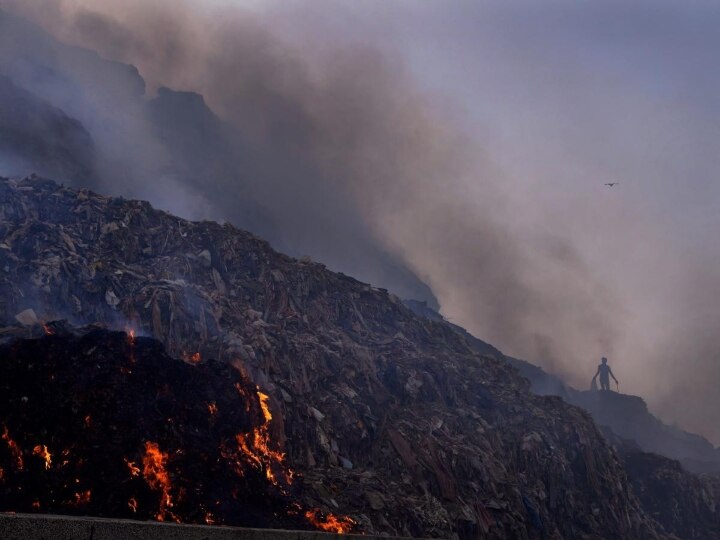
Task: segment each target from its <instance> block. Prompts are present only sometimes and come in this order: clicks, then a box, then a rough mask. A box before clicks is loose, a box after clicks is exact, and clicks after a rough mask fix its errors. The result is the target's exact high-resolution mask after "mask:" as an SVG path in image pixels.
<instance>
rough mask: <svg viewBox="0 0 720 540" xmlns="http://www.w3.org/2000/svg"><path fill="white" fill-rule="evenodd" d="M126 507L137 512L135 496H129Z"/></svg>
mask: <svg viewBox="0 0 720 540" xmlns="http://www.w3.org/2000/svg"><path fill="white" fill-rule="evenodd" d="M128 508H130V510H132V511H133V512H137V509H138V503H137V501H136V500H135V497H130V500H129V501H128Z"/></svg>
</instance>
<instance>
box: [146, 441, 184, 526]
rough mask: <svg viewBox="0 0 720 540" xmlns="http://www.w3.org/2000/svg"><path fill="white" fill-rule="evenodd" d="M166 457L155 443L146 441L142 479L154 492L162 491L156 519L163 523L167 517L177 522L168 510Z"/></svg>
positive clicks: (169, 503) (168, 490) (168, 477)
mask: <svg viewBox="0 0 720 540" xmlns="http://www.w3.org/2000/svg"><path fill="white" fill-rule="evenodd" d="M167 459H168V455H167V453H165V452H162V451H161V450H160V447H159V446H158V445H157V443H154V442H152V441H147V442H146V443H145V455H144V456H143V477H144V478H145V481H146V482H147V484H148V485H149V486H150V487H151V488H152V489H155V490H158V491H162V497H161V499H160V511H159V512H158V514H157V516H155V517H156V519H157V520H158V521H165V520H166V519H167V518H168V517H170V518H172V519H173V520H174V521H178V519H177V517H175V516H174V515H173V513H172V512H171V511H170V509H171V508H172V507H173V501H172V497H171V496H170V487H171V484H170V476H169V475H168V472H167V470H166V469H165V465H166V463H167Z"/></svg>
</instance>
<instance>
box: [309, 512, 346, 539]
mask: <svg viewBox="0 0 720 540" xmlns="http://www.w3.org/2000/svg"><path fill="white" fill-rule="evenodd" d="M305 518H306V519H307V520H308V521H309V522H310V523H311V524H312V525H313V526H315V527H316V528H317V529H319V530H321V531H326V532H334V533H337V534H347V533H349V532H350V531H352V529H353V527H354V526H355V525H356V523H355V521H354V520H353V519H351V518H349V517H347V516H334V515H332V514H323V513H322V512H321V511H320V510H317V509H316V510H308V511H307V512H305Z"/></svg>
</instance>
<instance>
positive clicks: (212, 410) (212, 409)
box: [207, 401, 218, 416]
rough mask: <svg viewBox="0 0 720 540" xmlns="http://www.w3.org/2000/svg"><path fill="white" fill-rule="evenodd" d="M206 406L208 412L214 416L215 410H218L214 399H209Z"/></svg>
mask: <svg viewBox="0 0 720 540" xmlns="http://www.w3.org/2000/svg"><path fill="white" fill-rule="evenodd" d="M207 407H208V412H209V413H210V414H211V415H212V416H215V415H216V414H217V412H218V407H217V404H216V403H215V402H214V401H211V402H210V403H208V406H207Z"/></svg>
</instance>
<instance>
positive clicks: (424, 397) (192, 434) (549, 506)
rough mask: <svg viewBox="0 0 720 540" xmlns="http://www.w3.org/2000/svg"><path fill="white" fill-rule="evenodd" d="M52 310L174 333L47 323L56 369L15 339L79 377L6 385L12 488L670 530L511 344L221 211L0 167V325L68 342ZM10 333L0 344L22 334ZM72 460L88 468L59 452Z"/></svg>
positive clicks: (213, 517) (30, 499)
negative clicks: (413, 305)
mask: <svg viewBox="0 0 720 540" xmlns="http://www.w3.org/2000/svg"><path fill="white" fill-rule="evenodd" d="M57 319H69V320H70V321H71V322H72V323H73V324H75V325H82V324H88V323H97V324H102V325H105V326H106V327H109V328H123V327H125V326H129V327H132V328H135V329H136V330H137V331H138V334H141V335H146V336H152V337H153V338H155V339H157V340H158V341H159V342H161V343H162V347H164V350H165V351H166V352H167V355H168V356H164V355H163V353H162V350H161V349H160V345H158V344H157V343H156V342H147V340H143V339H142V338H137V339H136V346H135V348H134V349H133V348H132V347H131V346H130V342H131V341H132V340H130V341H128V338H127V337H124V334H119V335H120V336H121V337H122V339H120V342H121V343H122V347H123V351H124V352H123V353H122V354H115V353H113V354H108V357H109V361H108V362H107V364H106V367H107V369H105V368H103V369H102V370H101V369H99V368H98V367H96V366H98V365H101V366H102V365H103V364H102V363H101V362H99V361H95V362H92V361H90V360H88V361H87V365H85V364H83V366H84V367H83V369H76V368H73V371H72V377H71V376H70V375H69V374H68V373H66V372H64V371H63V372H61V371H59V370H58V368H57V362H56V360H53V358H56V359H57V358H74V360H73V362H75V361H78V362H79V361H80V360H79V358H80V355H76V356H72V355H71V354H70V353H68V355H69V356H63V354H64V353H61V351H60V348H61V347H60V346H59V345H58V348H57V349H55V348H53V347H51V346H50V345H48V347H47V351H44V350H40V349H38V355H39V356H38V358H45V356H43V354H45V352H47V354H48V355H49V356H48V362H49V363H48V366H55V367H53V368H52V369H51V368H50V367H48V368H45V367H40V365H41V363H40V362H39V361H37V360H35V361H31V360H30V357H29V356H28V357H27V358H28V362H29V364H28V367H26V368H24V369H30V368H29V365H33V366H35V367H34V368H33V370H34V371H33V372H32V373H33V375H34V376H35V378H37V377H39V379H38V380H40V381H41V382H37V383H36V384H38V385H39V384H41V383H42V385H43V387H45V386H47V385H50V386H47V388H48V389H49V391H50V390H52V391H51V392H50V394H49V395H54V394H53V393H52V392H53V391H55V387H54V386H52V384H55V383H54V382H53V381H52V380H50V377H53V376H54V377H55V378H56V380H57V378H58V377H60V376H61V374H62V376H63V377H67V380H66V384H67V386H68V387H70V385H73V384H75V385H76V386H75V387H74V388H75V389H76V390H77V391H78V393H77V394H72V395H70V394H67V396H68V398H67V399H68V401H67V402H62V403H60V404H59V405H58V406H60V409H59V410H61V411H63V415H61V416H59V413H58V412H57V410H52V409H51V408H50V407H48V406H44V405H39V404H38V402H33V403H34V404H32V405H31V400H30V399H28V402H27V403H24V402H23V401H22V398H23V396H25V397H28V398H31V397H32V396H36V397H35V399H40V403H45V401H42V400H44V399H45V398H42V399H41V398H40V397H38V396H39V394H35V393H32V394H31V395H30V393H29V391H27V392H28V393H26V394H18V393H17V391H15V390H13V392H14V393H11V394H9V395H11V396H12V399H13V401H12V405H7V406H6V407H7V408H6V409H4V411H6V414H9V416H6V417H5V418H4V420H3V421H5V424H4V426H3V425H0V429H2V428H3V427H7V430H8V431H7V433H8V434H7V437H8V441H9V440H12V441H13V444H15V445H16V447H17V448H19V453H17V452H14V451H13V448H15V447H14V446H12V444H10V443H9V442H7V441H6V442H5V443H3V441H0V450H1V451H2V452H3V453H2V454H0V456H2V465H0V466H2V467H3V474H4V475H5V477H6V481H8V480H7V479H10V481H12V482H15V483H14V484H7V483H6V484H2V483H0V488H2V489H7V486H8V485H15V486H19V484H18V483H17V482H18V481H19V480H18V478H22V479H26V480H27V482H26V481H25V480H23V486H30V487H31V488H32V489H29V488H28V487H23V491H15V492H13V493H14V497H15V498H14V499H13V501H14V502H15V503H17V502H18V501H19V502H20V503H21V506H18V505H17V504H15V505H14V506H15V508H8V509H21V508H22V509H34V510H36V511H52V510H51V508H56V507H58V506H62V508H63V511H78V512H80V510H77V509H76V508H77V507H75V506H72V504H70V503H75V501H77V505H79V507H80V508H82V512H83V513H88V514H95V515H107V508H105V509H102V508H101V506H102V505H101V503H103V504H105V503H107V505H109V507H110V508H112V510H113V512H115V511H116V512H118V514H117V515H121V516H125V517H143V518H150V519H158V516H160V518H162V519H165V520H173V519H175V518H178V519H181V520H184V521H192V522H200V523H203V522H208V521H214V522H216V523H236V522H237V521H231V520H233V519H239V518H233V517H232V516H240V517H241V518H242V522H243V523H246V524H252V523H264V525H263V526H274V525H275V524H277V525H282V526H288V527H292V526H296V525H295V524H297V526H298V527H299V526H302V527H310V526H312V527H314V528H318V529H322V530H335V531H340V530H343V531H345V530H348V529H350V528H352V527H353V524H352V522H351V521H349V519H348V518H344V517H341V516H351V517H352V519H353V520H355V521H356V522H357V526H356V528H357V530H361V531H363V532H366V533H372V534H389V535H402V536H416V537H437V538H455V539H462V540H464V539H468V540H470V539H475V538H479V537H482V538H498V539H500V538H543V537H545V538H582V537H586V538H597V537H617V538H649V539H651V538H663V537H665V536H664V534H665V531H664V530H663V528H662V526H661V525H660V524H659V523H658V521H657V520H656V519H655V518H654V517H653V516H652V515H651V513H650V512H649V511H647V510H646V509H645V508H644V507H643V506H642V505H641V502H640V500H639V499H638V497H637V496H636V495H635V494H634V493H633V491H632V488H631V486H630V483H629V481H628V478H627V474H626V472H625V471H624V470H623V466H622V464H621V463H620V461H619V460H618V458H617V455H616V454H615V453H614V451H613V450H612V448H611V447H610V445H609V444H608V443H607V442H606V441H605V439H604V438H603V437H602V435H601V434H600V432H599V431H598V429H597V427H596V426H595V424H594V423H593V422H592V419H591V418H590V416H589V415H587V414H586V413H584V412H583V411H581V410H580V409H577V408H575V407H571V406H569V405H567V404H566V403H565V402H563V401H562V400H560V399H559V398H552V397H539V396H535V395H532V394H531V393H530V392H529V384H528V382H527V380H525V379H523V378H522V377H520V376H519V375H518V373H517V372H516V371H515V370H514V369H512V368H511V367H509V366H508V365H507V363H505V362H503V361H501V360H498V359H496V358H492V357H488V356H483V355H481V354H479V353H478V352H477V351H476V350H474V349H473V347H472V346H471V344H470V343H468V341H467V339H466V338H465V337H464V336H462V335H461V334H459V333H458V332H457V331H455V330H454V329H453V328H451V327H450V326H449V325H447V324H444V323H442V322H438V321H431V320H428V319H426V318H423V317H419V316H416V315H415V314H413V313H412V312H411V311H410V310H408V309H407V308H406V307H405V306H404V305H403V303H402V302H401V301H400V300H399V299H398V298H397V297H394V296H393V295H391V294H389V293H388V292H387V291H384V290H382V289H377V288H375V287H372V286H371V285H368V284H364V283H360V282H358V281H356V280H354V279H352V278H351V277H348V276H345V275H343V274H339V273H335V272H331V271H329V270H328V269H327V268H325V267H324V266H323V265H322V264H319V263H315V262H312V261H309V260H305V259H302V260H297V259H294V258H292V257H288V256H286V255H283V254H281V253H277V252H276V251H274V250H273V249H272V248H271V246H270V245H269V244H268V243H267V242H265V241H263V240H261V239H259V238H257V237H256V236H254V235H252V234H250V233H248V232H245V231H241V230H238V229H236V228H234V227H232V226H231V225H227V224H226V225H220V224H217V223H212V222H190V221H186V220H183V219H180V218H178V217H176V216H172V215H170V214H167V213H165V212H162V211H159V210H155V209H153V208H152V207H151V206H150V205H149V204H148V203H146V202H142V201H129V200H125V199H121V198H111V197H104V196H102V195H98V194H95V193H92V192H90V191H87V190H73V189H70V188H65V187H62V186H59V185H57V184H55V183H54V182H52V181H49V180H44V179H40V178H35V177H31V178H27V179H23V180H18V181H11V180H4V179H0V341H2V340H3V339H8V340H17V339H18V338H22V337H23V336H25V337H30V336H38V337H37V338H36V339H37V341H36V343H47V344H52V343H57V344H61V343H62V341H53V340H67V339H68V338H67V337H65V336H64V335H63V331H62V328H61V326H62V325H58V323H50V322H45V323H43V321H53V320H57ZM43 324H44V326H43ZM111 335H114V334H111ZM3 336H4V337H3ZM77 339H80V340H81V341H80V342H82V340H83V339H90V337H89V335H88V336H86V337H83V338H77ZM123 340H124V341H123ZM100 341H102V340H100ZM15 342H16V343H20V344H21V345H11V346H10V348H9V349H4V350H6V351H8V353H7V354H9V352H10V351H13V350H18V351H22V350H25V349H24V347H29V346H30V345H28V343H30V341H20V342H17V341H15ZM77 343H79V342H73V341H72V340H71V341H69V342H67V343H65V344H64V345H63V347H65V346H67V347H69V348H70V350H74V349H73V347H76V345H77ZM149 343H153V344H154V345H152V347H155V348H156V349H154V350H157V354H156V355H155V357H154V358H155V360H153V359H152V358H151V357H152V356H153V355H150V354H149V353H148V354H145V355H144V356H143V353H142V350H143V348H145V350H150V348H152V347H151V346H150V344H149ZM18 346H20V349H13V348H12V347H18ZM120 346H121V344H120V343H119V344H118V347H120ZM36 348H37V346H36ZM91 349H92V347H89V348H88V350H91ZM101 350H102V349H101V348H98V349H97V350H96V351H94V352H93V353H91V354H90V355H89V358H92V357H93V355H95V354H99V352H98V351H101ZM53 351H54V352H53ZM133 351H135V352H134V353H133ZM51 353H52V354H51ZM133 354H134V355H135V362H134V363H133V362H132V361H131V359H132V357H133V356H132V355H133ZM169 357H172V358H174V359H175V360H172V361H170V358H169ZM159 359H164V360H163V361H160V360H159ZM209 359H215V360H217V361H209ZM173 362H174V364H173ZM71 363H72V362H70V364H71ZM68 365H69V364H68ZM151 365H152V366H154V368H156V369H154V370H147V371H143V370H144V369H146V368H144V367H143V366H151ZM230 366H232V367H230ZM0 369H3V366H2V365H0ZM18 369H19V368H18ZM151 371H152V373H151ZM20 373H21V374H22V377H27V376H28V374H27V373H26V372H23V371H21V372H20ZM141 373H142V375H140V374H141ZM153 373H154V375H153ZM160 374H161V375H160ZM91 376H92V377H93V378H92V380H93V381H96V382H97V383H98V385H97V386H95V387H91V386H88V382H90V381H89V380H88V378H89V377H91ZM22 377H20V378H19V379H18V381H22V380H23V379H22ZM31 379H33V378H32V377H31ZM71 379H76V381H72V380H71ZM33 381H34V379H33ZM203 381H204V382H203ZM211 381H213V384H211ZM131 383H132V390H131V389H130V388H129V387H128V385H129V384H131ZM235 383H239V384H240V389H241V390H242V392H241V391H239V390H238V388H236V387H235V386H234V385H235ZM3 384H4V385H5V387H7V388H20V387H23V388H31V385H30V383H29V382H27V381H26V382H25V383H22V384H21V382H17V383H15V382H13V383H7V382H3ZM215 386H218V388H219V390H215V389H213V390H212V391H211V390H210V388H211V387H213V388H214V387H215ZM92 388H94V390H92V392H91V393H90V394H89V395H86V394H87V393H88V392H89V391H90V390H91V389H92ZM258 388H259V389H260V390H258ZM0 391H3V389H0ZM125 392H130V393H131V394H130V395H128V396H127V399H125V400H124V401H123V399H124V398H125V397H126V396H125V394H124V393H125ZM258 392H260V393H258ZM241 394H243V395H242V396H241ZM63 395H66V394H63ZM2 396H3V394H1V393H0V399H5V398H3V397H2ZM89 399H91V400H93V403H95V405H94V406H93V408H96V409H97V410H98V411H100V412H93V410H91V408H89V407H87V406H86V403H87V402H86V401H85V400H89ZM18 400H19V401H18ZM116 400H117V401H118V403H123V404H124V405H123V406H122V407H119V406H117V405H116ZM28 406H32V407H35V408H34V409H33V411H32V414H28V413H27V411H29V410H30V409H28V408H27V407H28ZM98 414H100V415H101V416H102V415H104V416H102V418H99V417H98ZM18 415H21V416H18ZM43 415H46V417H47V418H49V419H52V420H53V421H52V422H47V423H46V424H41V420H40V418H42V416H43ZM68 415H69V416H68ZM143 415H145V416H143ZM87 417H89V419H88V420H87V422H86V418H87ZM67 419H70V420H67ZM0 420H2V418H0ZM66 420H67V422H68V424H67V425H63V423H64V422H65V421H66ZM43 422H44V420H43ZM45 425H46V426H47V427H43V426H45ZM88 429H89V432H88V433H89V434H88V435H83V436H82V437H79V435H78V434H82V433H83V432H82V430H88ZM76 440H78V441H79V442H77V443H73V441H76ZM73 444H75V446H73ZM77 445H85V446H83V447H82V449H83V451H84V452H83V455H82V456H80V455H79V454H78V453H77V452H78V448H77ZM36 446H40V448H39V450H38V453H37V454H35V453H34V449H35V447H36ZM43 447H44V448H45V449H47V452H48V454H49V455H50V468H49V469H46V468H45V466H46V465H47V463H48V462H47V461H46V460H45V458H44V457H43V455H44V448H43ZM106 447H107V449H106V450H105V448H106ZM66 450H67V451H68V452H69V453H68V456H67V457H63V452H65V451H66ZM80 457H81V458H82V459H83V460H84V461H82V462H81V461H79V459H80ZM18 458H20V459H22V461H23V466H24V467H25V468H26V469H27V468H28V467H30V469H28V470H30V471H31V472H27V471H25V472H18V468H17V463H18ZM110 459H111V460H112V462H109V461H108V460H110ZM126 460H127V461H126ZM65 461H67V462H68V463H67V465H63V463H64V462H65ZM128 462H129V463H128ZM13 464H14V468H13ZM130 464H131V465H130ZM90 466H92V469H87V467H90ZM78 467H79V468H81V469H82V472H85V473H92V474H90V476H82V475H75V476H73V475H72V474H65V470H66V469H65V468H68V469H67V472H68V473H69V472H70V471H73V470H74V469H73V468H78ZM164 472H167V475H166V474H165V473H164ZM23 474H24V475H27V476H22V477H20V476H17V475H23ZM47 475H50V476H49V477H48V476H47ZM94 475H97V478H95V477H94ZM48 478H49V479H50V480H51V481H48ZM215 478H217V481H213V480H210V479H215ZM75 479H78V480H79V482H75ZM73 482H75V484H73ZM107 485H111V486H113V487H112V490H111V491H112V493H109V492H108V491H105V492H103V489H106V490H107V489H108V488H104V487H103V486H107ZM118 486H119V487H118ZM88 490H90V493H89V494H88V493H87V492H88ZM30 492H32V493H33V496H30V495H27V493H30ZM3 493H8V492H3ZM36 493H42V494H45V495H43V496H42V497H39V496H37V495H35V494H36ZM48 493H50V495H47V494H48ZM252 493H255V494H258V493H260V494H262V495H261V496H257V495H256V496H255V497H252V496H251V495H250V494H252ZM4 496H5V497H7V495H4ZM235 496H236V497H237V499H236V498H235ZM5 500H7V499H3V501H5ZM236 500H243V501H245V502H244V503H243V504H240V503H236ZM218 501H219V502H218ZM35 504H37V507H36V506H33V505H35ZM53 504H54V505H56V506H52V505H53ZM94 505H98V506H94ZM271 509H274V512H273V511H271ZM263 520H265V521H263ZM288 520H290V521H289V522H288ZM293 520H295V521H293ZM670 532H672V531H670Z"/></svg>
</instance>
